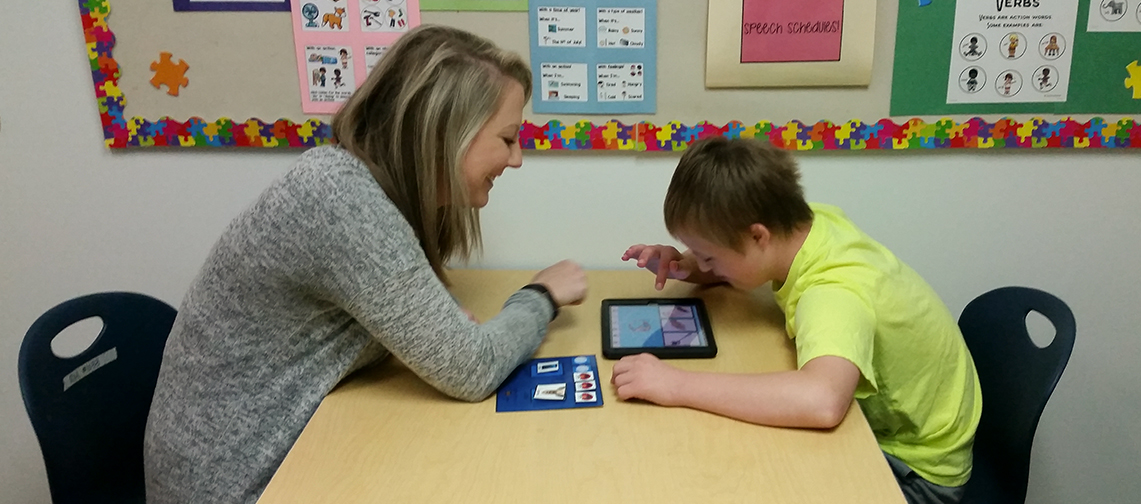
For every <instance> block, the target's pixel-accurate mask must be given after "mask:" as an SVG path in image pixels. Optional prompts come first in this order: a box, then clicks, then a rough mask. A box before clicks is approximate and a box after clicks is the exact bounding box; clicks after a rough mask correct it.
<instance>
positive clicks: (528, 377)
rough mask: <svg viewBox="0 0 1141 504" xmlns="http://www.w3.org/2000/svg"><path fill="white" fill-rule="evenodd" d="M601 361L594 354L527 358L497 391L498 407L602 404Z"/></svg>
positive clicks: (501, 409) (518, 408)
mask: <svg viewBox="0 0 1141 504" xmlns="http://www.w3.org/2000/svg"><path fill="white" fill-rule="evenodd" d="M597 376H598V361H597V359H595V357H594V356H593V355H578V356H573V357H548V358H544V359H532V360H529V361H527V362H524V363H523V364H522V365H520V366H519V367H518V368H516V369H515V370H514V371H512V372H511V374H510V375H509V376H508V377H507V380H505V381H504V382H503V385H502V386H500V387H499V391H498V392H497V393H496V395H495V411H496V412H501V413H502V412H506V411H532V410H552V409H567V408H594V407H599V406H602V394H601V392H600V391H599V390H598V388H599V384H598V380H597V379H596V377H597Z"/></svg>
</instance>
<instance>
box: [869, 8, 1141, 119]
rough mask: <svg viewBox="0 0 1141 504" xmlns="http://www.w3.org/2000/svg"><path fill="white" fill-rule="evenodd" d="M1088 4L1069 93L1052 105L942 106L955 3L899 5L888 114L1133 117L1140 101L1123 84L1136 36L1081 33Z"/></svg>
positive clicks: (1138, 43)
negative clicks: (1117, 115) (1028, 114)
mask: <svg viewBox="0 0 1141 504" xmlns="http://www.w3.org/2000/svg"><path fill="white" fill-rule="evenodd" d="M1089 3H1090V0H1079V1H1078V13H1077V26H1076V27H1075V30H1074V43H1073V46H1072V50H1073V59H1072V63H1071V65H1072V66H1071V70H1070V91H1069V94H1068V95H1067V97H1066V98H1067V100H1066V101H1065V102H1055V103H955V104H948V103H947V72H948V68H950V64H951V44H953V41H952V37H953V34H954V33H953V32H954V25H955V2H953V1H951V0H933V1H932V2H931V3H930V4H929V5H926V6H923V7H920V6H919V5H918V2H917V1H916V0H901V1H900V2H899V20H898V21H897V23H896V34H895V65H894V67H893V68H894V69H893V71H892V86H891V115H893V116H910V115H984V114H1016V113H1023V114H1025V113H1036V114H1062V115H1064V114H1107V115H1108V114H1126V115H1128V114H1135V113H1138V112H1141V100H1134V99H1133V93H1132V91H1131V90H1130V89H1129V88H1126V87H1125V85H1124V81H1125V79H1128V78H1129V76H1130V74H1129V71H1128V70H1126V68H1125V67H1126V66H1127V65H1129V63H1131V62H1133V61H1135V60H1141V33H1136V32H1134V33H1121V32H1087V31H1086V26H1087V23H1088V18H1089V12H1090V5H1089Z"/></svg>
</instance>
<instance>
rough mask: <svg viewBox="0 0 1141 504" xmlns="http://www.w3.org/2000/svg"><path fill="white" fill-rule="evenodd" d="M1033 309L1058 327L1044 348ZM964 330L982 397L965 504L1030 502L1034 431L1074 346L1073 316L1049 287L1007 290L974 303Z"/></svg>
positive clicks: (965, 313) (962, 325) (962, 324)
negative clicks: (1036, 337) (1032, 325)
mask: <svg viewBox="0 0 1141 504" xmlns="http://www.w3.org/2000/svg"><path fill="white" fill-rule="evenodd" d="M1031 311H1036V312H1038V313H1041V314H1042V315H1043V316H1045V317H1046V319H1048V320H1049V321H1050V322H1051V323H1052V324H1053V325H1054V329H1055V331H1056V335H1055V336H1054V340H1053V341H1051V342H1050V344H1049V345H1048V346H1046V347H1045V348H1039V347H1038V346H1037V345H1035V344H1034V342H1033V341H1032V340H1031V339H1030V334H1029V332H1028V331H1027V329H1026V316H1027V315H1028V314H1029V313H1030V312H1031ZM959 328H961V329H962V331H963V338H965V339H966V342H967V347H968V348H969V349H970V351H971V357H972V358H973V359H974V361H975V367H976V368H977V369H978V373H979V382H980V384H981V386H982V396H983V414H982V419H981V420H980V421H979V428H978V433H977V434H976V436H975V448H974V470H973V472H972V474H971V480H970V481H969V482H968V483H967V488H966V489H965V490H966V493H965V495H964V497H963V504H999V503H1001V504H1023V503H1025V502H1026V484H1027V480H1028V478H1029V476H1030V447H1031V445H1032V444H1033V443H1034V431H1035V430H1036V429H1037V428H1038V419H1039V418H1041V416H1042V410H1043V409H1045V408H1046V401H1048V400H1049V399H1050V394H1052V393H1053V392H1054V386H1055V385H1057V383H1058V379H1059V378H1061V376H1062V371H1063V370H1065V368H1066V363H1067V362H1069V360H1070V352H1071V351H1072V350H1073V348H1074V336H1075V334H1076V329H1077V328H1076V324H1075V322H1074V314H1073V312H1071V311H1070V308H1069V307H1068V306H1066V303H1064V302H1062V300H1060V299H1058V298H1056V297H1054V296H1053V295H1051V294H1048V293H1046V292H1043V291H1040V290H1037V289H1031V288H1028V287H1003V288H1000V289H995V290H993V291H990V292H988V293H986V294H983V295H981V296H979V297H978V298H975V300H974V301H971V302H970V303H969V304H967V307H966V308H964V309H963V314H962V315H961V316H960V317H959Z"/></svg>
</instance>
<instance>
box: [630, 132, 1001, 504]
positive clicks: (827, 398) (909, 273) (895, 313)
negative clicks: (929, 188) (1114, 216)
mask: <svg viewBox="0 0 1141 504" xmlns="http://www.w3.org/2000/svg"><path fill="white" fill-rule="evenodd" d="M799 179H800V174H799V172H798V171H797V169H796V165H795V163H794V162H793V160H792V158H791V156H790V155H789V154H788V153H786V152H784V151H781V150H778V149H775V148H773V147H771V146H768V145H766V144H765V143H762V142H758V141H752V140H727V139H724V138H711V139H707V140H703V141H700V142H696V143H694V144H693V145H691V146H690V147H689V149H688V150H687V151H686V153H685V155H684V156H682V158H681V161H680V163H679V164H678V167H677V170H676V171H675V172H674V176H673V180H672V181H671V182H670V186H669V190H668V191H667V193H666V201H665V221H666V228H667V229H668V230H669V232H670V234H672V235H673V236H674V237H676V238H677V239H678V240H679V241H680V242H682V243H683V244H685V245H686V246H687V247H689V250H688V251H687V252H685V253H684V254H683V253H680V252H678V250H677V249H675V248H673V247H670V246H668V245H651V246H647V245H634V246H633V247H630V249H629V250H627V251H626V253H625V254H624V255H623V256H622V259H623V260H635V259H636V260H637V263H638V266H639V267H644V268H646V269H648V270H650V271H653V272H654V273H655V274H656V275H657V279H656V287H657V288H658V289H661V288H662V287H663V285H664V283H665V281H666V278H675V279H681V280H685V281H689V282H694V283H718V282H728V283H729V284H731V285H732V286H733V287H735V288H738V289H743V290H751V289H754V288H756V287H759V286H761V285H763V284H765V283H767V282H772V289H773V292H774V297H775V299H776V301H777V303H778V305H780V307H781V309H782V310H783V311H784V313H785V321H786V323H785V327H786V330H787V331H788V334H789V337H790V338H793V340H794V342H795V344H796V353H797V368H798V369H797V370H796V371H787V372H781V373H765V374H756V375H744V374H717V373H694V372H688V371H683V370H680V369H677V368H674V367H672V366H669V365H668V364H665V363H663V362H661V361H659V360H657V359H656V358H655V357H653V356H651V355H649V354H642V355H635V356H629V357H626V358H623V359H622V360H621V361H620V362H617V363H615V364H614V375H613V377H612V379H611V381H612V382H613V383H614V385H615V386H616V387H617V393H618V396H619V397H620V398H622V399H624V400H625V399H631V398H638V399H643V400H646V401H650V402H654V403H657V404H661V405H665V406H685V407H690V408H695V409H700V410H705V411H709V412H713V413H717V414H720V415H724V416H728V417H731V418H736V419H739V420H744V421H747V422H752V423H757V424H762V425H773V426H784V427H806V428H821V429H828V428H832V427H835V426H836V425H838V424H839V423H840V421H842V420H843V419H844V415H845V414H846V413H847V410H848V407H849V405H850V404H851V401H852V399H853V398H855V399H856V401H857V402H858V403H859V404H860V408H861V409H862V410H863V412H864V416H866V417H867V419H868V423H869V424H870V425H871V428H872V431H873V432H874V433H875V436H876V440H877V441H878V442H879V445H880V448H881V449H882V450H883V451H884V453H885V456H886V457H887V459H888V463H889V465H890V466H891V468H892V472H893V473H894V474H895V476H896V479H897V481H899V484H900V487H901V488H902V490H903V493H904V496H905V497H907V500H908V502H909V503H911V504H916V503H928V502H938V503H953V502H958V501H959V500H960V499H961V497H962V494H963V485H964V484H965V483H966V482H967V479H968V478H969V477H970V473H971V449H972V446H973V442H974V435H975V428H976V427H977V426H978V421H979V415H980V414H981V413H982V396H981V391H980V389H979V385H978V376H977V375H976V373H975V368H974V363H973V361H972V360H971V356H970V353H969V352H968V351H967V347H966V345H965V343H964V342H963V337H962V334H961V333H960V332H959V327H958V325H957V324H956V323H955V320H954V319H953V317H952V316H951V313H950V312H949V311H948V310H947V308H946V306H944V304H943V303H942V301H940V299H939V297H938V296H937V295H936V294H935V292H934V291H933V290H932V289H931V287H930V286H929V285H928V284H927V283H926V282H925V281H924V280H923V279H922V278H920V276H919V275H918V274H917V273H916V272H915V271H914V270H912V269H911V268H910V267H908V266H907V265H906V264H904V263H903V262H902V261H900V260H899V259H897V258H896V257H895V256H894V255H893V254H892V253H891V252H890V251H888V250H887V249H886V248H884V246H883V245H880V244H879V243H877V242H876V241H874V240H872V239H871V238H870V237H868V236H867V235H866V234H864V233H863V232H862V231H860V230H859V229H858V228H857V227H856V226H855V225H854V224H853V223H852V222H851V221H850V220H848V218H847V217H846V216H845V215H844V214H843V212H841V211H840V210H839V209H838V208H836V207H831V206H826V205H817V204H812V205H810V204H808V203H807V202H806V201H805V200H804V193H803V189H802V188H801V187H800V181H799Z"/></svg>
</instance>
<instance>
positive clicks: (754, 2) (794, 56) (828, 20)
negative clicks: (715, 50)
mask: <svg viewBox="0 0 1141 504" xmlns="http://www.w3.org/2000/svg"><path fill="white" fill-rule="evenodd" d="M741 18H742V19H741V63H773V62H780V61H839V60H840V33H841V28H842V27H843V21H844V0H815V1H813V2H773V1H769V0H745V1H744V2H743V3H742V11H741Z"/></svg>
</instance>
